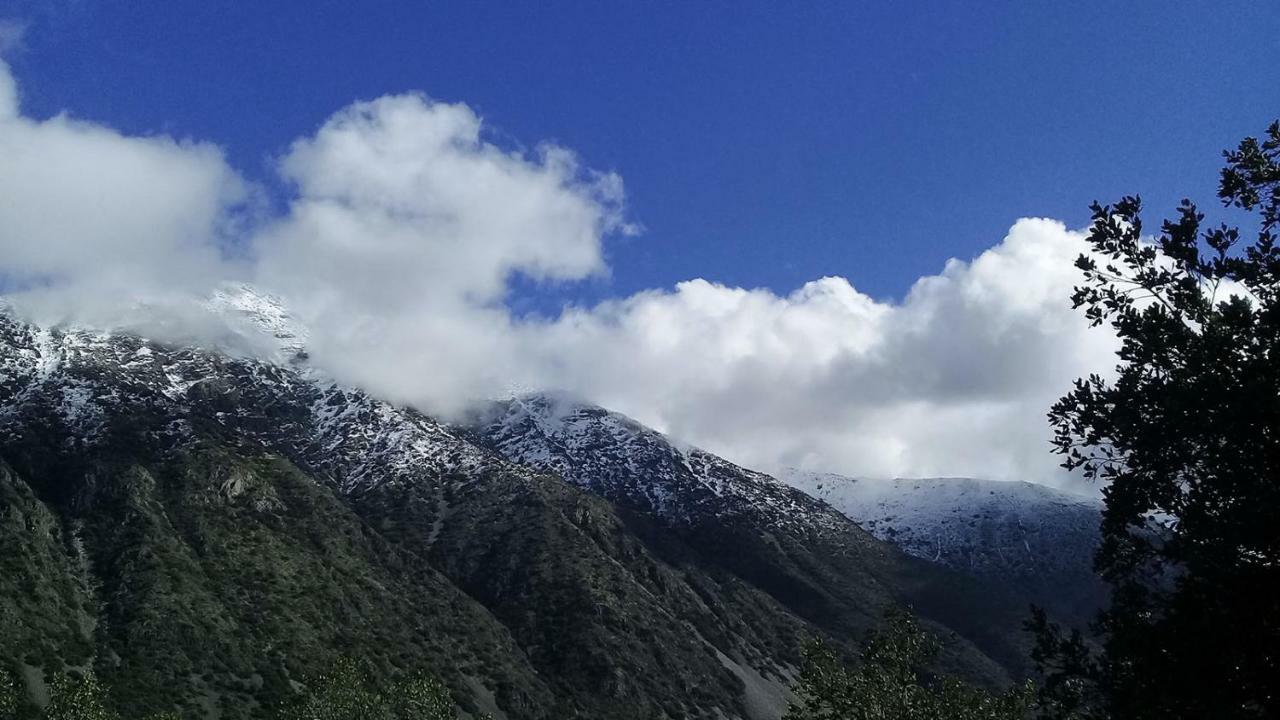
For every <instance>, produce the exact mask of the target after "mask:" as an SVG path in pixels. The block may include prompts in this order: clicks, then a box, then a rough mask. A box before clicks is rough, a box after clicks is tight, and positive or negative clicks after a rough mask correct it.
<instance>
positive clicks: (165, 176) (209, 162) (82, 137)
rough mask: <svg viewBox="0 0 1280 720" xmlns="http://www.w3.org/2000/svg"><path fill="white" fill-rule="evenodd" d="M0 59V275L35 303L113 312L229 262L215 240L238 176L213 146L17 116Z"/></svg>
mask: <svg viewBox="0 0 1280 720" xmlns="http://www.w3.org/2000/svg"><path fill="white" fill-rule="evenodd" d="M17 95H18V93H17V88H16V84H15V83H14V82H13V79H12V76H11V74H10V73H9V72H8V68H7V67H6V66H4V64H3V63H0V158H4V160H3V162H0V259H2V260H3V262H2V263H0V277H3V278H4V279H5V281H6V282H7V284H8V286H9V287H10V288H11V289H14V290H16V291H18V292H17V293H16V294H17V295H18V296H19V297H20V299H21V300H22V301H23V302H24V303H25V304H27V305H29V306H31V307H34V308H38V310H39V311H40V312H42V313H46V314H51V315H57V314H63V313H76V314H80V315H83V314H84V313H85V312H91V313H93V315H94V317H95V318H97V319H100V320H108V319H111V318H114V317H115V316H116V315H117V314H118V313H120V312H121V311H122V310H124V309H127V308H130V307H134V306H136V305H138V304H139V303H153V302H157V301H159V300H161V299H162V298H164V297H167V296H171V295H173V294H174V293H177V292H188V293H192V292H194V293H205V292H208V290H209V289H210V288H212V287H213V284H214V283H216V282H217V281H218V280H219V279H221V278H223V277H226V276H227V275H228V274H229V273H230V272H231V269H230V268H229V267H228V266H227V263H226V261H224V259H223V250H221V249H220V248H221V246H220V240H222V239H223V232H224V231H225V230H226V229H227V224H228V223H229V222H230V221H231V218H232V213H233V211H234V210H235V208H236V207H237V205H238V204H239V203H240V202H242V201H243V200H244V199H245V198H246V193H247V190H246V185H245V184H244V182H243V181H242V180H241V179H240V178H239V177H238V176H237V175H236V174H235V173H234V172H233V171H232V170H231V169H230V168H229V167H228V166H227V164H226V162H225V161H224V159H223V156H222V153H221V152H220V151H219V150H218V148H216V147H214V146H212V145H208V144H204V143H190V142H179V141H175V140H173V139H170V138H166V137H125V136H123V135H121V134H119V133H117V132H115V131H114V130H111V129H109V128H105V127H103V126H101V125H95V124H92V123H88V122H82V121H78V120H74V119H71V118H69V117H67V116H66V115H59V116H57V117H53V118H50V119H48V120H44V121H34V120H30V119H27V118H24V117H22V116H21V115H20V114H19V112H18V104H17Z"/></svg>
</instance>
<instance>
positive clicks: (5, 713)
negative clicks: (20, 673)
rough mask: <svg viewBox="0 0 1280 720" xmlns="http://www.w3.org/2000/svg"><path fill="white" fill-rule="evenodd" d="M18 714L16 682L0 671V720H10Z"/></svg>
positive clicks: (10, 676) (6, 673)
mask: <svg viewBox="0 0 1280 720" xmlns="http://www.w3.org/2000/svg"><path fill="white" fill-rule="evenodd" d="M17 713H18V682H17V680H15V679H14V677H13V676H12V675H10V674H9V673H8V672H6V671H4V670H0V720H11V719H12V718H13V717H15V716H16V715H17Z"/></svg>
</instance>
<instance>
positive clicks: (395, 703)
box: [281, 658, 457, 720]
mask: <svg viewBox="0 0 1280 720" xmlns="http://www.w3.org/2000/svg"><path fill="white" fill-rule="evenodd" d="M308 685H309V686H310V691H309V692H308V693H307V694H305V695H303V696H301V697H299V698H298V699H297V700H296V701H295V702H293V703H292V704H290V705H289V706H287V707H286V708H284V710H283V712H282V713H281V718H282V719H283V720H353V719H354V720H453V719H454V718H455V717H457V706H456V705H454V703H453V699H452V698H451V697H450V696H449V689H448V688H447V687H445V685H444V683H442V682H440V681H439V680H438V679H436V678H435V677H433V676H431V675H428V674H425V673H417V674H414V675H411V676H409V677H406V678H403V679H401V680H398V681H397V682H395V683H393V684H392V685H391V688H390V690H389V691H387V692H382V691H379V690H378V689H377V688H376V687H375V686H374V684H373V682H372V678H371V677H370V675H369V673H368V672H366V671H365V670H364V668H362V667H361V666H360V664H359V663H357V662H356V661H354V660H352V659H350V658H341V659H339V660H338V661H337V662H335V663H334V665H333V667H331V668H330V669H329V670H328V671H327V672H324V673H322V674H320V675H318V676H316V677H315V678H312V679H311V680H310V681H309V682H308Z"/></svg>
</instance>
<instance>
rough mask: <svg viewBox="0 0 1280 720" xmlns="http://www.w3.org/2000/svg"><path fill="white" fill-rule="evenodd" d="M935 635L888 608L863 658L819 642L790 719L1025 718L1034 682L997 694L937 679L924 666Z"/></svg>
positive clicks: (935, 646)
mask: <svg viewBox="0 0 1280 720" xmlns="http://www.w3.org/2000/svg"><path fill="white" fill-rule="evenodd" d="M939 647H940V645H939V642H938V640H937V638H935V637H934V636H932V635H930V634H929V633H927V632H925V631H924V630H923V629H921V627H920V625H919V624H918V623H917V622H916V619H915V618H914V617H912V616H911V615H910V614H909V613H907V612H904V611H901V610H893V611H890V612H889V613H888V614H887V616H886V618H885V627H884V629H883V630H881V631H879V632H877V633H875V634H873V635H872V636H871V637H870V639H869V640H868V641H867V643H866V644H865V645H864V647H863V650H862V653H861V658H860V662H859V663H858V664H857V665H856V666H855V667H854V668H847V667H845V666H844V664H843V663H842V662H841V661H840V658H839V656H838V655H837V653H836V652H835V651H834V650H833V649H832V648H831V647H830V646H828V645H826V644H825V643H823V642H821V641H815V642H814V643H813V644H812V645H810V646H809V648H808V650H807V652H806V653H805V663H804V666H803V668H802V670H801V673H800V679H799V681H798V682H797V684H796V687H795V691H796V696H797V698H798V702H796V703H794V704H793V705H792V706H791V709H790V711H789V712H788V713H787V716H786V719H785V720H1021V719H1022V718H1025V717H1027V715H1028V713H1029V711H1030V708H1031V705H1032V698H1033V693H1032V690H1031V688H1030V687H1017V688H1013V689H1011V690H1009V691H1007V692H1005V693H1003V694H1000V695H996V694H992V693H990V692H987V691H986V690H983V689H981V688H977V687H974V686H972V685H968V684H965V683H963V682H961V681H959V680H956V679H954V678H946V679H942V680H936V679H933V678H930V677H928V676H927V675H925V674H923V673H922V672H921V668H922V667H923V666H924V665H925V664H926V663H927V662H928V661H929V660H930V659H931V658H932V657H933V656H934V655H935V654H936V653H937V652H938V649H939Z"/></svg>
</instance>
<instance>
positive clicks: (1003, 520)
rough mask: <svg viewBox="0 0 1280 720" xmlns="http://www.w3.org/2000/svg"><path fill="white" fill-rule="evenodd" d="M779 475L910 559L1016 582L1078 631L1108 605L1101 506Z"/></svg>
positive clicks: (929, 485)
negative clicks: (1101, 570) (1097, 558)
mask: <svg viewBox="0 0 1280 720" xmlns="http://www.w3.org/2000/svg"><path fill="white" fill-rule="evenodd" d="M780 475H781V477H782V478H783V479H784V480H785V481H786V482H787V483H788V484H789V485H791V486H793V487H796V488H798V489H800V490H803V491H804V492H806V493H808V494H809V495H812V496H813V497H815V498H819V499H821V500H823V501H825V502H827V503H830V505H831V506H832V507H833V508H835V509H837V510H839V511H840V512H842V513H844V514H845V515H846V516H848V517H849V518H850V519H852V520H854V521H855V522H857V523H858V524H859V525H861V526H862V527H863V528H865V529H866V530H867V531H868V532H870V533H871V534H873V535H875V536H876V537H877V538H880V539H881V540H885V541H887V542H891V543H893V544H895V545H897V546H898V547H900V548H902V550H903V551H905V552H907V553H908V554H910V555H914V556H915V557H918V558H923V559H925V560H929V561H931V562H935V563H938V564H941V565H945V566H947V567H949V568H953V569H955V570H959V571H961V572H964V573H968V574H971V575H974V576H976V577H982V578H995V579H998V580H1000V581H1002V582H1006V583H1009V584H1011V585H1013V586H1014V587H1017V588H1018V589H1019V590H1021V591H1022V592H1025V593H1026V594H1027V595H1028V596H1029V597H1031V598H1032V599H1033V600H1034V601H1035V602H1037V603H1039V604H1041V605H1044V606H1046V607H1049V608H1051V609H1052V610H1054V611H1056V612H1057V614H1058V615H1059V616H1060V617H1063V618H1065V619H1068V620H1070V621H1072V622H1075V623H1077V624H1084V623H1086V622H1087V621H1088V620H1089V619H1091V618H1092V616H1093V614H1094V613H1095V611H1096V610H1097V609H1099V608H1100V607H1101V606H1102V604H1103V603H1104V602H1105V601H1106V596H1107V591H1106V587H1105V585H1104V584H1103V583H1102V581H1101V579H1100V578H1099V577H1098V576H1097V575H1096V574H1095V573H1094V572H1093V555H1094V552H1095V551H1096V550H1097V547H1098V543H1099V542H1100V534H1099V523H1100V522H1101V513H1102V503H1101V501H1100V500H1098V499H1096V498H1091V497H1086V496H1081V495H1075V494H1071V493H1067V492H1063V491H1060V490H1055V489H1052V488H1048V487H1045V486H1043V485H1035V484H1032V483H1026V482H997V481H991V480H975V479H972V478H923V479H915V480H910V479H897V480H868V479H855V478H849V477H844V476H841V475H832V474H829V473H813V472H805V471H800V470H789V471H786V472H784V473H781V474H780Z"/></svg>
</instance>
